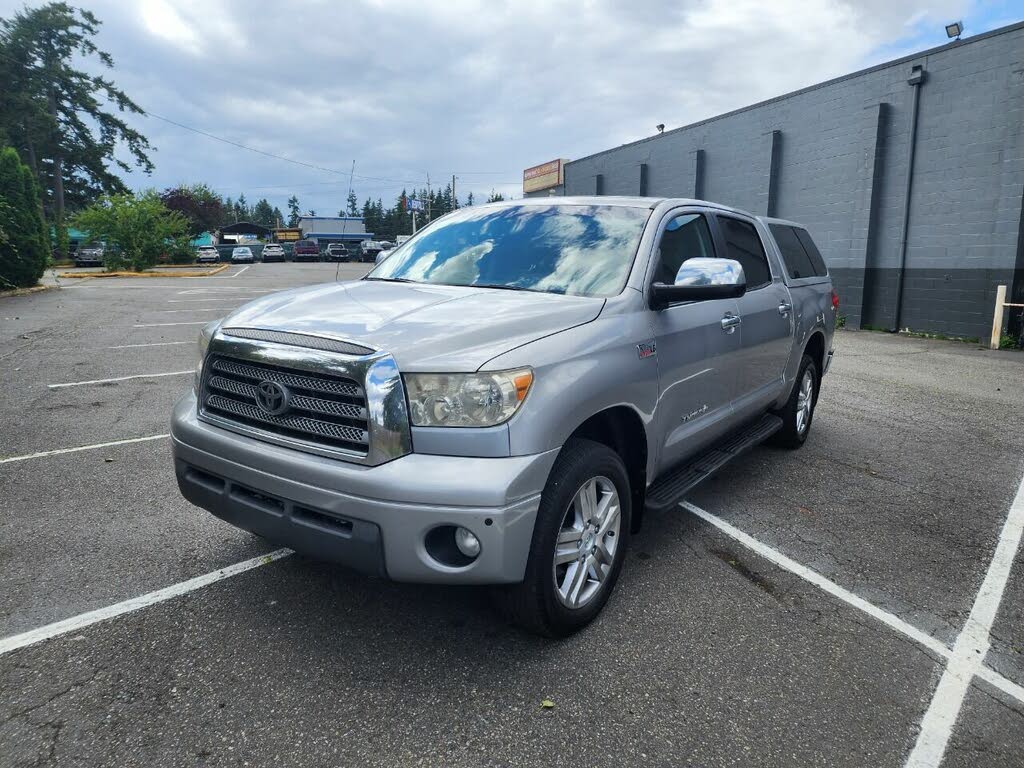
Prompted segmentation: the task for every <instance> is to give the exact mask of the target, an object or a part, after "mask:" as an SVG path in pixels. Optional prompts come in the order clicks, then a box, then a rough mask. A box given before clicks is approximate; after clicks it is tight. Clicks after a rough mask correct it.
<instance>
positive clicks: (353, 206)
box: [338, 190, 359, 216]
mask: <svg viewBox="0 0 1024 768" xmlns="http://www.w3.org/2000/svg"><path fill="white" fill-rule="evenodd" d="M346 205H347V206H348V215H349V216H358V215H359V200H357V199H356V193H355V192H353V191H352V190H349V192H348V200H346ZM338 215H339V216H344V215H345V214H343V213H339V214H338Z"/></svg>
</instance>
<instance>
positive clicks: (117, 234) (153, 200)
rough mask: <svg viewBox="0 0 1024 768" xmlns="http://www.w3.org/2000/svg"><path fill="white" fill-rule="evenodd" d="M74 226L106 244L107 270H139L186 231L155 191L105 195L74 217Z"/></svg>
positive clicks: (182, 221) (185, 225)
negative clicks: (136, 194)
mask: <svg viewBox="0 0 1024 768" xmlns="http://www.w3.org/2000/svg"><path fill="white" fill-rule="evenodd" d="M74 226H75V227H77V228H78V229H82V230H84V231H86V232H88V233H89V236H90V237H92V238H93V239H95V240H102V241H104V242H105V243H106V244H107V248H106V250H105V251H104V253H103V264H104V266H105V267H106V268H107V271H108V272H118V271H122V270H131V271H133V272H142V271H144V270H147V269H149V268H150V267H152V266H154V265H155V264H156V263H157V261H158V260H159V259H160V257H161V256H162V255H164V254H166V253H168V245H167V243H168V242H169V241H173V242H177V241H178V240H179V239H181V238H184V237H185V236H186V233H187V231H188V222H187V221H186V219H185V217H184V216H182V215H181V214H180V213H176V212H173V211H170V210H168V209H167V207H166V206H165V205H164V204H163V203H162V202H161V201H160V197H159V196H158V195H157V194H156V192H152V191H148V192H143V193H142V194H141V195H139V196H137V197H136V196H135V195H133V194H130V193H129V194H123V195H107V196H105V197H103V198H101V199H100V200H99V202H97V203H94V204H93V205H91V206H89V207H88V208H86V209H85V210H84V211H82V212H81V213H79V214H78V216H76V217H75V221H74Z"/></svg>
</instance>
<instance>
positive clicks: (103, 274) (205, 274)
mask: <svg viewBox="0 0 1024 768" xmlns="http://www.w3.org/2000/svg"><path fill="white" fill-rule="evenodd" d="M185 266H187V265H185ZM230 266H231V265H230V264H221V265H220V266H219V267H217V268H216V269H210V270H203V271H202V272H196V271H195V270H192V271H191V272H177V273H174V272H171V273H167V272H58V273H57V277H68V278H73V279H74V278H78V279H81V278H85V277H209V276H210V275H216V274H217V273H218V272H223V271H224V270H225V269H227V268H228V267H230ZM161 269H163V267H161Z"/></svg>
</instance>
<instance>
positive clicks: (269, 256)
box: [260, 243, 284, 264]
mask: <svg viewBox="0 0 1024 768" xmlns="http://www.w3.org/2000/svg"><path fill="white" fill-rule="evenodd" d="M260 256H261V258H262V259H263V263H264V264H268V263H270V262H272V261H284V248H282V247H281V246H280V245H278V244H277V243H267V244H266V245H265V246H263V253H262V254H260Z"/></svg>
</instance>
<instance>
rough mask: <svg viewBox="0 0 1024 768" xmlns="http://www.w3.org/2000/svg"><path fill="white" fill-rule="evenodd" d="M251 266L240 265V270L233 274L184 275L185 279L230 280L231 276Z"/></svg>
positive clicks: (235, 275)
mask: <svg viewBox="0 0 1024 768" xmlns="http://www.w3.org/2000/svg"><path fill="white" fill-rule="evenodd" d="M251 266H252V264H250V265H249V266H246V267H242V268H241V269H240V270H238V271H237V272H235V274H233V275H187V276H185V279H186V280H230V279H231V278H232V277H238V276H239V275H240V274H242V273H243V272H245V270H247V269H249V267H251Z"/></svg>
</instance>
